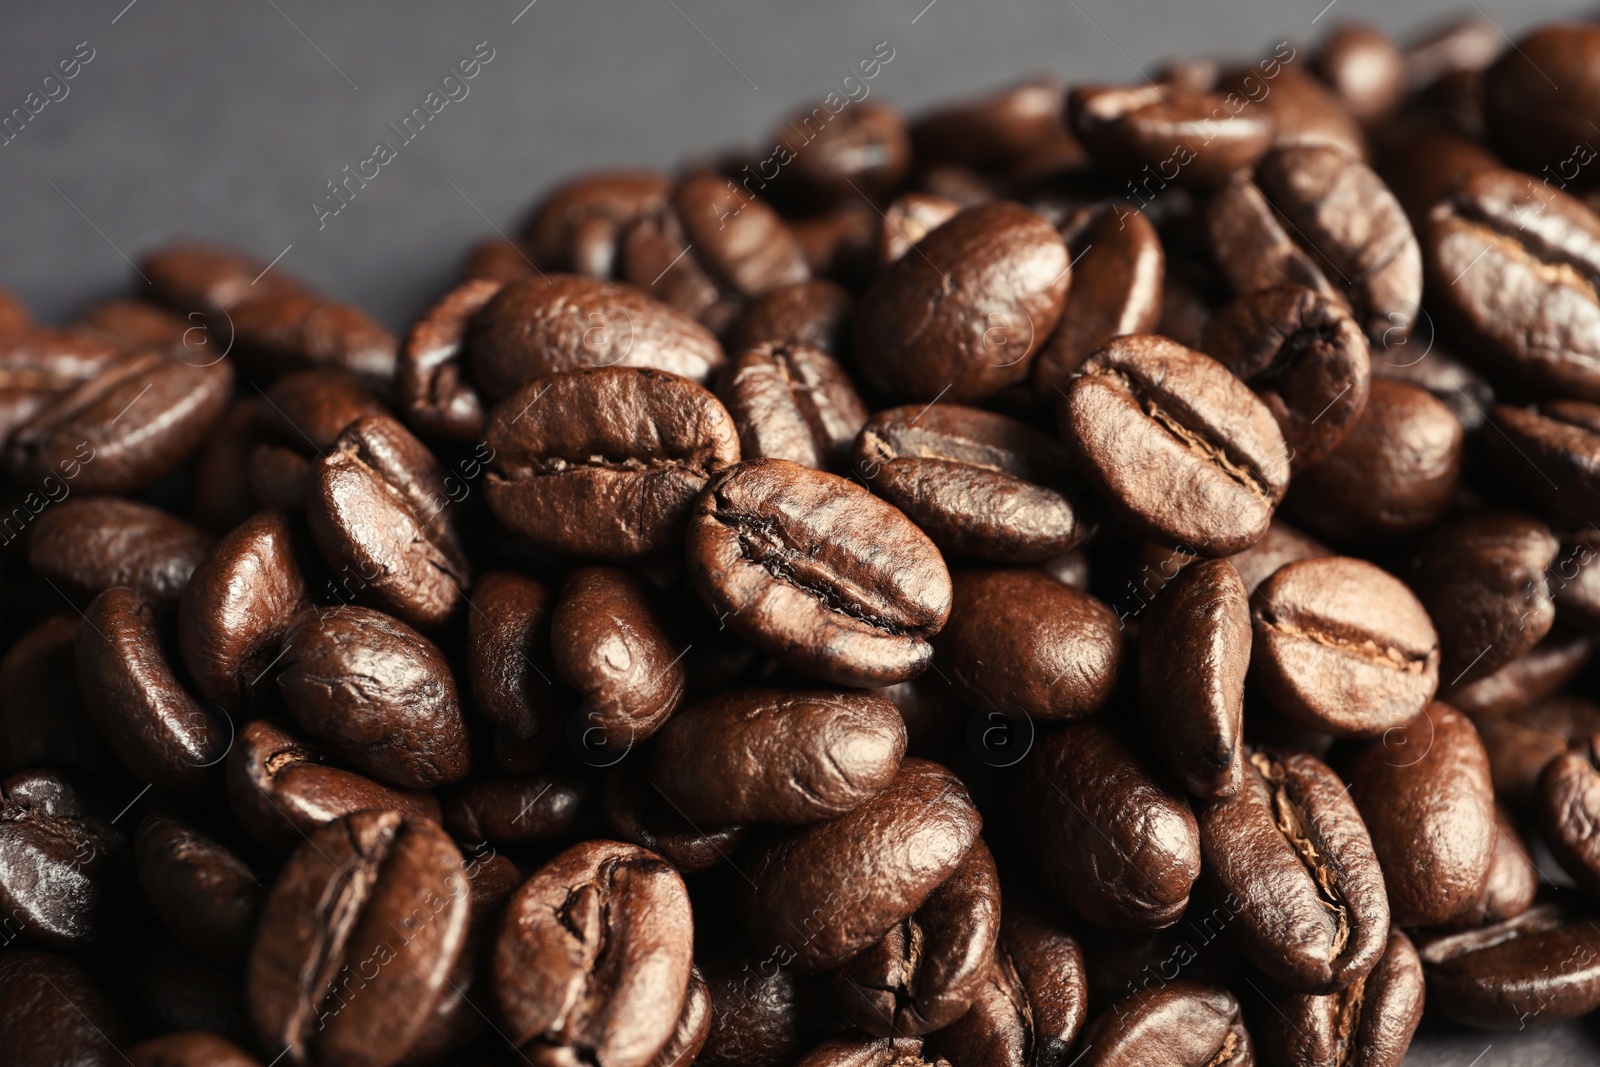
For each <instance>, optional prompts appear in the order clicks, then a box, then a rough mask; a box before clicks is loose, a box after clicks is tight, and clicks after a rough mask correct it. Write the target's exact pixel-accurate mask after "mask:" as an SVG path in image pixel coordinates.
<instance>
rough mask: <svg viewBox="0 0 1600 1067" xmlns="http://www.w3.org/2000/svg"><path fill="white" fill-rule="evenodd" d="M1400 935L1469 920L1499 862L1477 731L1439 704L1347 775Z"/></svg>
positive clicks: (1370, 747)
mask: <svg viewBox="0 0 1600 1067" xmlns="http://www.w3.org/2000/svg"><path fill="white" fill-rule="evenodd" d="M1344 777H1345V780H1346V781H1347V782H1349V783H1350V796H1351V797H1352V798H1353V799H1354V800H1355V802H1356V807H1357V808H1359V809H1360V811H1361V817H1362V819H1363V820H1365V822H1366V824H1367V832H1368V833H1369V834H1370V835H1371V837H1372V847H1373V850H1374V851H1375V852H1377V854H1378V862H1379V863H1380V864H1381V865H1382V866H1383V876H1384V881H1385V882H1386V884H1387V885H1388V889H1389V910H1390V911H1391V912H1392V913H1393V915H1394V921H1395V922H1396V923H1397V924H1399V925H1401V926H1440V925H1443V924H1445V923H1449V922H1452V921H1454V920H1455V919H1457V918H1458V917H1460V916H1461V915H1462V914H1463V913H1465V912H1467V911H1469V910H1470V909H1472V908H1473V907H1474V905H1475V904H1476V903H1477V901H1478V899H1479V897H1480V895H1481V894H1482V893H1483V887H1484V883H1485V882H1486V881H1487V880H1488V877H1489V866H1490V863H1491V862H1492V860H1493V857H1494V842H1495V822H1494V787H1493V785H1492V783H1491V781H1490V777H1489V756H1488V754H1487V753H1486V752H1485V751H1484V748H1483V742H1482V741H1481V740H1480V739H1479V738H1478V731H1477V730H1475V729H1473V726H1472V723H1471V722H1470V721H1469V720H1468V719H1467V717H1466V716H1464V715H1462V714H1461V713H1460V712H1458V711H1456V710H1455V709H1454V708H1452V707H1450V706H1449V705H1448V704H1440V703H1433V704H1430V705H1429V706H1428V707H1427V709H1426V710H1425V711H1424V712H1423V713H1422V714H1421V715H1418V716H1417V717H1416V718H1415V719H1412V720H1411V721H1410V722H1408V723H1406V724H1405V725H1404V726H1401V727H1396V728H1395V729H1393V730H1390V731H1389V732H1388V733H1387V734H1385V735H1384V736H1383V738H1382V739H1381V740H1377V741H1369V742H1367V743H1366V744H1365V745H1363V746H1362V747H1361V748H1360V749H1359V750H1358V751H1357V752H1356V753H1355V754H1354V755H1353V756H1352V758H1351V759H1350V761H1349V763H1348V765H1347V766H1346V768H1345V775H1344Z"/></svg>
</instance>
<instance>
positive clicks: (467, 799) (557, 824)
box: [441, 770, 589, 845]
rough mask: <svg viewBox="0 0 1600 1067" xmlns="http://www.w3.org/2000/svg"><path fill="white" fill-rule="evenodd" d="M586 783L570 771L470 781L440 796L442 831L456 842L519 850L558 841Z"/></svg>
mask: <svg viewBox="0 0 1600 1067" xmlns="http://www.w3.org/2000/svg"><path fill="white" fill-rule="evenodd" d="M588 793H589V783H588V782H587V781H586V780H584V779H583V778H580V777H578V776H577V775H576V774H574V773H572V772H571V771H566V770H552V771H546V772H545V773H543V774H534V775H528V776H526V777H518V778H474V779H473V780H472V781H470V782H466V783H464V784H462V785H459V786H455V787H454V788H452V789H451V790H450V791H449V792H448V793H447V794H446V796H445V798H444V802H443V804H442V805H441V806H442V807H443V809H444V825H445V829H447V830H449V831H450V833H451V834H452V835H453V836H454V837H455V839H456V840H457V841H491V842H494V843H495V844H504V845H522V844H528V843H530V842H536V841H554V840H559V839H560V838H561V837H562V836H563V835H565V834H566V833H567V831H568V830H570V829H571V828H572V825H573V822H574V821H575V820H576V819H577V817H578V809H579V808H581V807H582V806H583V802H584V800H585V798H586V797H587V796H588Z"/></svg>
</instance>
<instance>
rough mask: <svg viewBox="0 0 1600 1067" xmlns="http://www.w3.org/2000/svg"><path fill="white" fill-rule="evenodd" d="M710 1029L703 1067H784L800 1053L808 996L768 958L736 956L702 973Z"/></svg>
mask: <svg viewBox="0 0 1600 1067" xmlns="http://www.w3.org/2000/svg"><path fill="white" fill-rule="evenodd" d="M705 980H706V987H707V989H708V990H709V992H710V995H711V1019H712V1023H711V1032H710V1033H709V1034H708V1035H707V1036H706V1043H705V1045H704V1046H703V1047H702V1048H701V1050H700V1058H699V1059H697V1060H696V1061H695V1062H696V1063H697V1064H700V1065H702V1067H787V1065H788V1064H790V1063H793V1062H794V1059H795V1053H796V1052H797V1051H799V1045H800V1038H801V1032H802V1026H803V1024H804V1022H805V1020H804V1018H803V1016H804V1015H805V1012H806V1008H807V1005H808V998H807V997H806V994H805V992H804V990H803V988H802V986H801V984H800V981H799V980H797V979H796V977H795V975H794V973H793V972H791V971H788V970H786V969H784V968H783V967H782V966H780V965H779V963H778V961H777V960H775V959H772V958H760V957H756V956H746V955H735V956H731V957H729V958H728V959H726V960H722V961H719V962H718V963H715V964H713V965H712V966H711V967H710V968H708V970H707V971H706V979H705Z"/></svg>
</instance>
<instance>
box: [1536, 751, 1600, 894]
mask: <svg viewBox="0 0 1600 1067" xmlns="http://www.w3.org/2000/svg"><path fill="white" fill-rule="evenodd" d="M1594 740H1595V735H1590V736H1588V737H1585V738H1583V739H1581V740H1580V744H1579V745H1577V746H1574V747H1576V748H1578V751H1568V752H1563V753H1562V754H1560V755H1558V756H1556V757H1555V758H1554V759H1552V760H1551V761H1550V762H1549V763H1548V764H1547V765H1546V766H1545V768H1544V771H1543V772H1542V773H1541V774H1540V775H1539V782H1538V785H1537V787H1536V790H1537V796H1536V798H1535V800H1534V804H1533V807H1534V811H1535V813H1536V814H1537V815H1538V818H1539V827H1540V829H1541V830H1543V831H1544V839H1545V843H1546V844H1548V845H1549V846H1550V851H1551V852H1552V853H1553V854H1554V855H1555V857H1556V859H1557V860H1558V861H1560V863H1561V866H1562V868H1563V869H1565V870H1566V872H1567V873H1568V874H1570V875H1572V877H1573V880H1574V881H1576V882H1577V883H1578V885H1579V886H1580V887H1581V888H1582V889H1584V890H1585V891H1587V892H1588V893H1590V894H1591V895H1593V894H1595V893H1596V892H1600V848H1597V847H1596V844H1595V841H1594V820H1595V818H1596V817H1597V815H1600V770H1597V769H1596V765H1595V761H1594V758H1593V757H1594V747H1593V746H1594Z"/></svg>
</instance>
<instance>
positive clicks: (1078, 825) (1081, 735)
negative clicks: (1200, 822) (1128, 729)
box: [1014, 719, 1200, 927]
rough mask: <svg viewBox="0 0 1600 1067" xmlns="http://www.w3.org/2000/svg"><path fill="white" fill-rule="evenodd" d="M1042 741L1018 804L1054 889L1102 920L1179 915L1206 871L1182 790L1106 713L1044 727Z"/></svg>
mask: <svg viewBox="0 0 1600 1067" xmlns="http://www.w3.org/2000/svg"><path fill="white" fill-rule="evenodd" d="M1034 749H1035V750H1034V752H1033V753H1031V754H1030V757H1029V759H1028V762H1027V764H1026V773H1025V774H1024V776H1023V778H1022V780H1021V781H1020V782H1019V789H1018V791H1017V793H1016V796H1015V801H1016V803H1015V805H1014V809H1015V810H1016V811H1017V812H1018V813H1019V815H1021V817H1022V818H1023V819H1024V823H1023V824H1024V825H1025V826H1027V827H1028V833H1027V836H1028V838H1029V839H1030V843H1031V845H1032V848H1033V860H1034V863H1035V865H1036V866H1037V867H1038V869H1039V873H1040V875H1041V876H1042V877H1043V878H1044V882H1045V885H1046V886H1047V887H1048V888H1049V890H1050V892H1051V893H1052V894H1053V895H1054V896H1055V897H1056V898H1057V899H1059V900H1061V901H1064V902H1065V903H1066V904H1067V905H1068V906H1069V907H1071V908H1072V910H1073V911H1075V912H1077V913H1078V914H1079V915H1081V916H1083V917H1084V918H1085V919H1087V920H1089V921H1090V922H1091V923H1095V924H1097V925H1103V926H1111V927H1129V926H1132V927H1161V926H1170V925H1171V924H1173V923H1174V922H1177V920H1178V917H1179V916H1181V915H1182V914H1183V910H1184V908H1186V907H1187V906H1188V904H1189V891H1190V889H1191V888H1192V887H1193V886H1194V882H1195V879H1196V878H1197V877H1199V875H1200V834H1199V830H1198V829H1197V828H1196V826H1195V819H1194V814H1193V813H1192V812H1191V811H1190V810H1189V805H1188V802H1187V801H1186V800H1185V799H1184V796H1183V793H1182V792H1180V791H1179V790H1178V789H1177V788H1176V786H1175V785H1174V784H1172V783H1169V782H1167V781H1166V780H1165V779H1164V778H1162V777H1159V776H1158V775H1157V773H1156V771H1155V770H1154V768H1152V767H1151V766H1150V765H1149V764H1148V763H1147V762H1146V761H1145V760H1144V759H1143V758H1142V757H1141V756H1140V755H1139V754H1138V753H1136V752H1135V751H1134V750H1133V749H1131V748H1129V747H1128V745H1127V744H1125V743H1124V742H1123V741H1122V740H1121V739H1120V738H1118V737H1117V736H1116V734H1114V733H1113V732H1112V731H1111V729H1110V728H1109V727H1107V726H1106V725H1105V724H1104V723H1102V722H1100V721H1099V720H1098V719H1089V720H1087V721H1085V722H1080V723H1073V724H1072V725H1071V726H1067V727H1063V728H1061V729H1059V730H1053V731H1051V732H1048V733H1044V734H1041V735H1040V737H1039V740H1038V743H1037V744H1036V745H1035V746H1034ZM1022 813H1026V814H1022Z"/></svg>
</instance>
